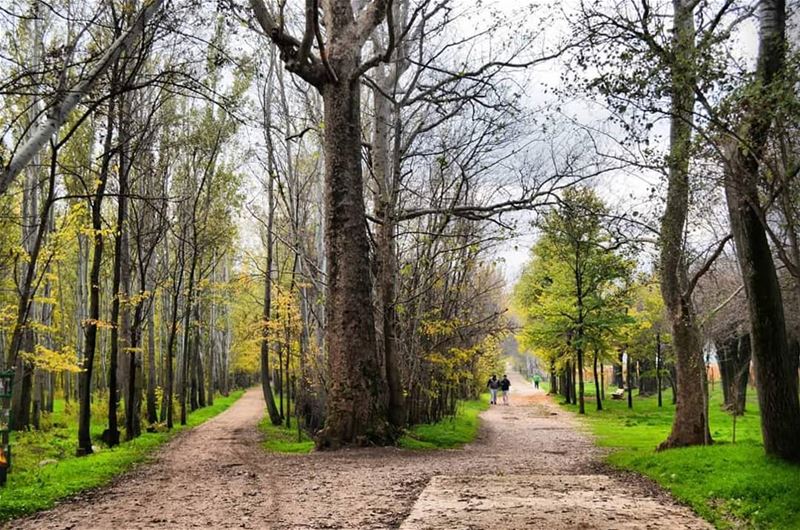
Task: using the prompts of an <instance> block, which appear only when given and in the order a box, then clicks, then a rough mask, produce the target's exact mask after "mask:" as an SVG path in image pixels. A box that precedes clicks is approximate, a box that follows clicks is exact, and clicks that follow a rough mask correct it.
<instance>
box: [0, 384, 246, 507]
mask: <svg viewBox="0 0 800 530" xmlns="http://www.w3.org/2000/svg"><path fill="white" fill-rule="evenodd" d="M243 393H244V392H243V391H241V390H239V391H236V392H231V394H230V395H229V396H227V397H218V398H216V399H215V400H214V404H213V405H212V406H210V407H205V408H202V409H198V410H196V411H194V412H191V413H189V415H188V417H187V419H186V420H187V425H186V426H185V427H182V426H176V428H175V429H173V430H172V431H171V432H154V433H149V432H145V433H142V435H141V436H139V437H138V438H136V439H134V440H132V441H130V442H123V443H121V444H120V445H118V446H117V447H114V448H110V449H109V448H105V447H96V451H95V453H94V454H91V455H89V456H84V457H76V456H73V455H74V454H75V449H76V448H77V424H76V423H73V422H72V421H70V420H71V418H67V417H66V414H65V413H64V412H63V406H62V411H58V410H56V412H54V413H53V418H52V420H53V429H52V430H51V431H49V432H35V431H32V432H27V433H14V434H13V439H12V452H13V453H12V454H13V457H12V458H13V460H12V466H13V467H12V470H11V473H9V475H8V482H7V483H6V486H5V488H0V520H7V519H12V518H15V517H20V516H23V515H26V514H29V513H32V512H36V511H39V510H45V509H47V508H50V507H52V506H53V505H54V504H55V503H56V501H59V500H61V499H63V498H65V497H69V496H71V495H75V494H76V493H79V492H81V491H84V490H86V489H89V488H96V487H98V486H103V485H105V484H108V483H109V482H110V481H111V480H112V479H113V478H114V477H116V476H118V475H120V474H121V473H124V472H125V471H128V470H130V469H131V468H132V467H133V466H134V465H135V464H137V463H140V462H143V461H145V460H147V459H148V457H150V456H151V455H152V453H153V451H154V450H155V449H157V448H158V447H160V446H161V445H163V444H164V443H165V442H167V441H169V440H170V439H171V438H172V437H173V436H174V435H175V434H176V433H178V432H180V431H182V430H185V429H186V428H189V427H194V426H197V425H200V424H201V423H203V422H204V421H206V420H208V419H210V418H212V417H213V416H216V415H217V414H219V413H220V412H222V411H224V410H225V409H227V408H228V407H229V406H231V405H232V404H233V403H234V402H235V401H236V400H237V399H239V398H240V397H241V396H242V394H243ZM100 420H101V421H102V420H103V419H102V418H100ZM97 430H98V429H97V428H96V426H94V425H93V429H92V434H93V437H94V436H95V435H99V434H98V433H97ZM99 430H100V431H102V426H100V429H99ZM51 459H52V460H57V461H56V462H54V463H47V464H45V465H43V466H40V465H39V463H40V462H43V461H45V460H51Z"/></svg>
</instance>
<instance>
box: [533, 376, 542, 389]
mask: <svg viewBox="0 0 800 530" xmlns="http://www.w3.org/2000/svg"><path fill="white" fill-rule="evenodd" d="M539 381H541V378H540V377H539V374H533V387H534V388H539Z"/></svg>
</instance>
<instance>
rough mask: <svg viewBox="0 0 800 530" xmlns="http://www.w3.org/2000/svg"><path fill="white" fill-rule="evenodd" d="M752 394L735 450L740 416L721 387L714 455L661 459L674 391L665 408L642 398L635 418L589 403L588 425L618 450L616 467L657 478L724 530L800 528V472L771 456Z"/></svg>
mask: <svg viewBox="0 0 800 530" xmlns="http://www.w3.org/2000/svg"><path fill="white" fill-rule="evenodd" d="M748 393H749V394H750V395H749V396H748V402H747V412H746V413H745V414H744V416H740V417H739V418H737V422H736V423H737V424H736V443H735V444H734V443H732V435H733V423H732V416H731V415H730V414H728V413H727V412H725V411H724V410H722V408H721V404H722V392H721V391H720V389H719V387H718V386H717V388H716V389H715V391H713V392H712V393H711V398H710V408H709V418H710V429H711V436H712V438H713V439H714V442H715V443H714V445H711V446H708V447H690V448H683V449H671V450H669V451H662V452H658V453H657V452H655V447H656V446H657V445H658V444H659V443H661V442H662V441H664V439H666V437H667V435H668V434H669V432H670V428H671V425H672V418H673V414H674V410H675V409H674V406H673V405H672V404H671V401H672V399H671V398H672V395H671V393H670V392H669V391H668V392H667V393H665V395H664V407H662V408H659V407H658V403H657V400H656V398H655V397H650V398H639V397H637V396H636V395H634V403H633V406H634V408H633V410H629V409H628V408H627V401H626V400H622V401H612V400H610V399H608V400H606V401H604V403H603V405H604V407H606V410H604V411H601V412H598V411H596V410H595V402H594V396H593V395H591V396H587V399H586V411H587V415H586V419H585V421H586V423H587V425H588V427H589V428H590V430H591V431H592V432H593V433H594V434H595V436H596V437H597V443H598V444H599V445H601V446H605V447H610V448H613V449H614V450H613V452H612V453H611V454H610V455H609V457H608V461H609V463H611V464H612V465H614V466H616V467H618V468H621V469H627V470H631V471H636V472H638V473H641V474H643V475H645V476H647V477H650V478H651V479H653V480H654V481H656V482H658V483H659V484H660V485H661V486H663V487H664V488H666V489H667V490H669V491H670V492H671V493H672V494H673V495H674V496H675V497H676V498H677V499H679V500H680V501H682V502H684V503H686V504H688V505H690V506H691V507H692V508H693V509H694V510H695V511H696V512H697V513H698V514H699V515H701V516H702V517H704V518H705V519H707V520H708V521H710V522H712V523H713V524H715V525H716V526H717V527H718V528H742V527H744V528H800V466H794V465H790V464H786V463H784V462H781V461H778V460H775V459H772V458H768V457H767V456H765V454H764V449H763V446H762V443H761V430H760V428H761V427H760V418H759V413H758V403H757V400H756V396H755V395H754V394H755V392H754V391H752V390H749V391H748ZM609 394H610V392H606V395H607V396H608V395H609ZM563 406H564V407H565V408H568V409H569V410H572V411H577V407H576V406H574V405H563Z"/></svg>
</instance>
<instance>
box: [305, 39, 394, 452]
mask: <svg viewBox="0 0 800 530" xmlns="http://www.w3.org/2000/svg"><path fill="white" fill-rule="evenodd" d="M357 58H358V54H357V52H356V51H353V52H350V56H349V57H346V58H344V59H339V60H338V61H336V64H335V65H334V68H335V70H336V72H337V73H338V75H339V77H340V79H343V81H341V82H339V83H328V84H325V85H324V86H323V88H322V97H323V102H324V105H325V135H324V148H325V202H326V216H325V235H326V245H325V246H326V249H325V250H326V256H327V260H328V293H327V304H326V321H327V330H326V338H327V343H328V344H327V345H328V365H329V371H330V386H329V389H328V403H327V416H326V419H325V428H324V429H323V432H322V434H321V436H320V439H319V441H318V443H319V446H320V447H330V448H336V447H338V446H340V445H341V444H348V443H367V442H375V443H386V442H387V441H388V439H389V435H390V433H389V431H388V429H387V423H386V418H387V405H388V403H387V393H386V388H385V384H384V378H383V377H382V374H381V369H380V364H379V363H378V358H377V352H376V338H375V324H374V322H375V321H374V318H373V305H372V289H371V285H370V267H369V242H368V240H367V226H366V216H365V209H364V196H363V181H362V174H361V123H360V122H361V120H360V112H361V105H360V95H359V90H360V83H359V80H358V79H355V80H352V81H348V79H349V78H350V75H351V74H352V72H353V70H354V68H355V66H356V64H358V60H357Z"/></svg>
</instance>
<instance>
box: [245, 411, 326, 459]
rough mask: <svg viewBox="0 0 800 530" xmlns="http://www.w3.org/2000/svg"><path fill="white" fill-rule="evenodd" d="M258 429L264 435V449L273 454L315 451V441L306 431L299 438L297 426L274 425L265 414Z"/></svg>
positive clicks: (301, 432)
mask: <svg viewBox="0 0 800 530" xmlns="http://www.w3.org/2000/svg"><path fill="white" fill-rule="evenodd" d="M258 429H259V430H260V431H261V432H262V433H264V442H263V447H264V449H266V450H267V451H269V452H271V453H293V454H297V453H310V452H311V451H313V450H314V440H312V439H311V438H309V436H308V434H306V432H305V431H302V430H301V431H300V434H299V436H298V433H297V426H295V427H293V428H288V427H286V426H285V425H273V424H272V422H271V421H270V420H269V414H265V415H264V418H263V419H262V420H261V423H259V424H258Z"/></svg>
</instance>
